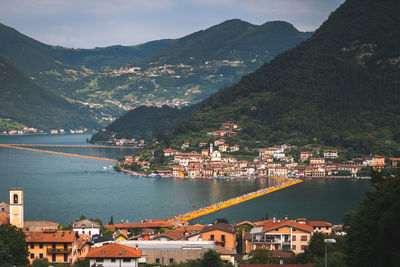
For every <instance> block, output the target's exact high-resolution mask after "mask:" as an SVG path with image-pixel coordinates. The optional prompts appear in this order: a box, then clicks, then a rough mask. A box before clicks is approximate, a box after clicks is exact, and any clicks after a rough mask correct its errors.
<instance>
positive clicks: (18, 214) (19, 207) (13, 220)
mask: <svg viewBox="0 0 400 267" xmlns="http://www.w3.org/2000/svg"><path fill="white" fill-rule="evenodd" d="M10 224H12V225H15V226H16V227H18V228H22V227H24V189H22V188H21V187H13V188H10Z"/></svg>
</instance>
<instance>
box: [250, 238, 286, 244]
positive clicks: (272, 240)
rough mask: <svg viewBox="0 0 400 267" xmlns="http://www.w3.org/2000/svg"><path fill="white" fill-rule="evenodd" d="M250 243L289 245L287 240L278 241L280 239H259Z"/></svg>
mask: <svg viewBox="0 0 400 267" xmlns="http://www.w3.org/2000/svg"><path fill="white" fill-rule="evenodd" d="M251 242H252V243H266V244H281V243H282V244H290V240H288V239H280V238H261V239H252V240H251Z"/></svg>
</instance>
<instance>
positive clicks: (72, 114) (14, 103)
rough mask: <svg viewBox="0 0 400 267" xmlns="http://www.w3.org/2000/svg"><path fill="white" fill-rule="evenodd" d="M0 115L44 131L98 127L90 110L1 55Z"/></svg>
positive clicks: (2, 117)
mask: <svg viewBox="0 0 400 267" xmlns="http://www.w3.org/2000/svg"><path fill="white" fill-rule="evenodd" d="M0 118H1V119H11V120H12V121H17V122H19V123H22V124H24V125H26V126H29V127H34V128H39V129H44V130H47V129H60V128H64V129H76V128H86V127H87V128H92V129H94V128H97V127H98V124H97V122H96V121H95V120H94V118H93V117H92V116H91V115H90V113H89V111H88V110H86V109H80V108H79V107H78V106H77V105H75V104H71V103H69V102H68V101H66V100H65V99H63V98H61V97H59V96H57V95H56V94H54V93H53V92H52V91H50V90H48V89H45V88H43V87H40V86H39V85H38V84H37V83H35V82H34V81H32V80H31V79H30V78H29V77H27V76H26V75H25V74H23V73H22V72H20V71H19V70H18V69H16V68H15V67H14V66H13V65H11V64H10V63H9V62H7V61H6V60H5V59H4V58H3V57H1V56H0Z"/></svg>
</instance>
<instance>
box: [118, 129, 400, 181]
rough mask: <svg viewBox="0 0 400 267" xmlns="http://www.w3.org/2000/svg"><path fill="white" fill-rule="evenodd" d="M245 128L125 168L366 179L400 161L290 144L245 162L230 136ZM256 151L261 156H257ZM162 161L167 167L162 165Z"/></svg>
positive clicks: (128, 162) (144, 155)
mask: <svg viewBox="0 0 400 267" xmlns="http://www.w3.org/2000/svg"><path fill="white" fill-rule="evenodd" d="M239 130H240V127H239V126H238V125H236V124H233V123H222V124H221V127H220V129H219V130H217V131H214V132H208V133H207V135H208V136H210V137H213V138H214V141H211V142H210V143H202V142H200V143H199V144H198V145H195V146H193V144H190V142H184V143H183V144H182V146H181V148H180V150H177V149H171V148H163V149H162V152H160V151H157V149H160V146H158V147H157V149H150V150H149V151H144V152H141V153H139V154H137V155H133V156H125V157H124V158H123V160H121V164H120V165H121V167H122V168H121V169H120V170H122V171H125V172H130V173H132V175H151V176H161V177H178V178H206V179H209V178H256V177H281V178H293V179H299V178H326V177H330V178H357V177H366V176H367V175H368V172H369V169H370V168H373V169H374V170H380V169H383V168H384V167H385V166H388V165H390V166H391V167H397V166H398V165H399V162H400V158H386V157H385V156H381V155H371V156H369V157H363V158H354V159H352V160H346V159H345V158H344V157H343V156H342V155H341V154H340V152H339V151H338V150H337V149H323V150H318V149H315V148H312V147H310V149H309V150H308V151H298V148H297V147H296V149H294V147H293V146H291V145H290V144H283V145H275V146H272V147H262V148H258V149H254V150H253V151H251V152H250V156H247V158H248V159H247V160H244V159H240V157H241V151H242V148H241V147H240V145H238V144H232V142H228V141H229V140H228V138H229V137H233V136H236V134H237V133H238V131H239ZM224 138H225V139H224ZM191 150H194V151H191ZM157 152H158V153H157ZM160 153H162V154H163V155H159V154H160ZM254 153H256V155H255V156H254V157H251V155H252V154H254ZM157 154H158V155H157ZM248 154H249V153H247V154H246V155H248ZM160 157H161V159H160ZM160 161H161V163H162V164H159V163H160ZM157 168H158V169H157Z"/></svg>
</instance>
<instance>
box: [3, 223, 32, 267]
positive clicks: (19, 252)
mask: <svg viewBox="0 0 400 267" xmlns="http://www.w3.org/2000/svg"><path fill="white" fill-rule="evenodd" d="M0 241H1V242H0V257H1V259H2V262H3V260H4V262H3V264H4V266H7V265H25V264H27V263H28V259H27V257H28V248H27V246H26V242H25V234H24V232H22V230H21V229H18V228H17V227H15V226H13V225H10V224H1V225H0ZM7 254H8V255H7Z"/></svg>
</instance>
